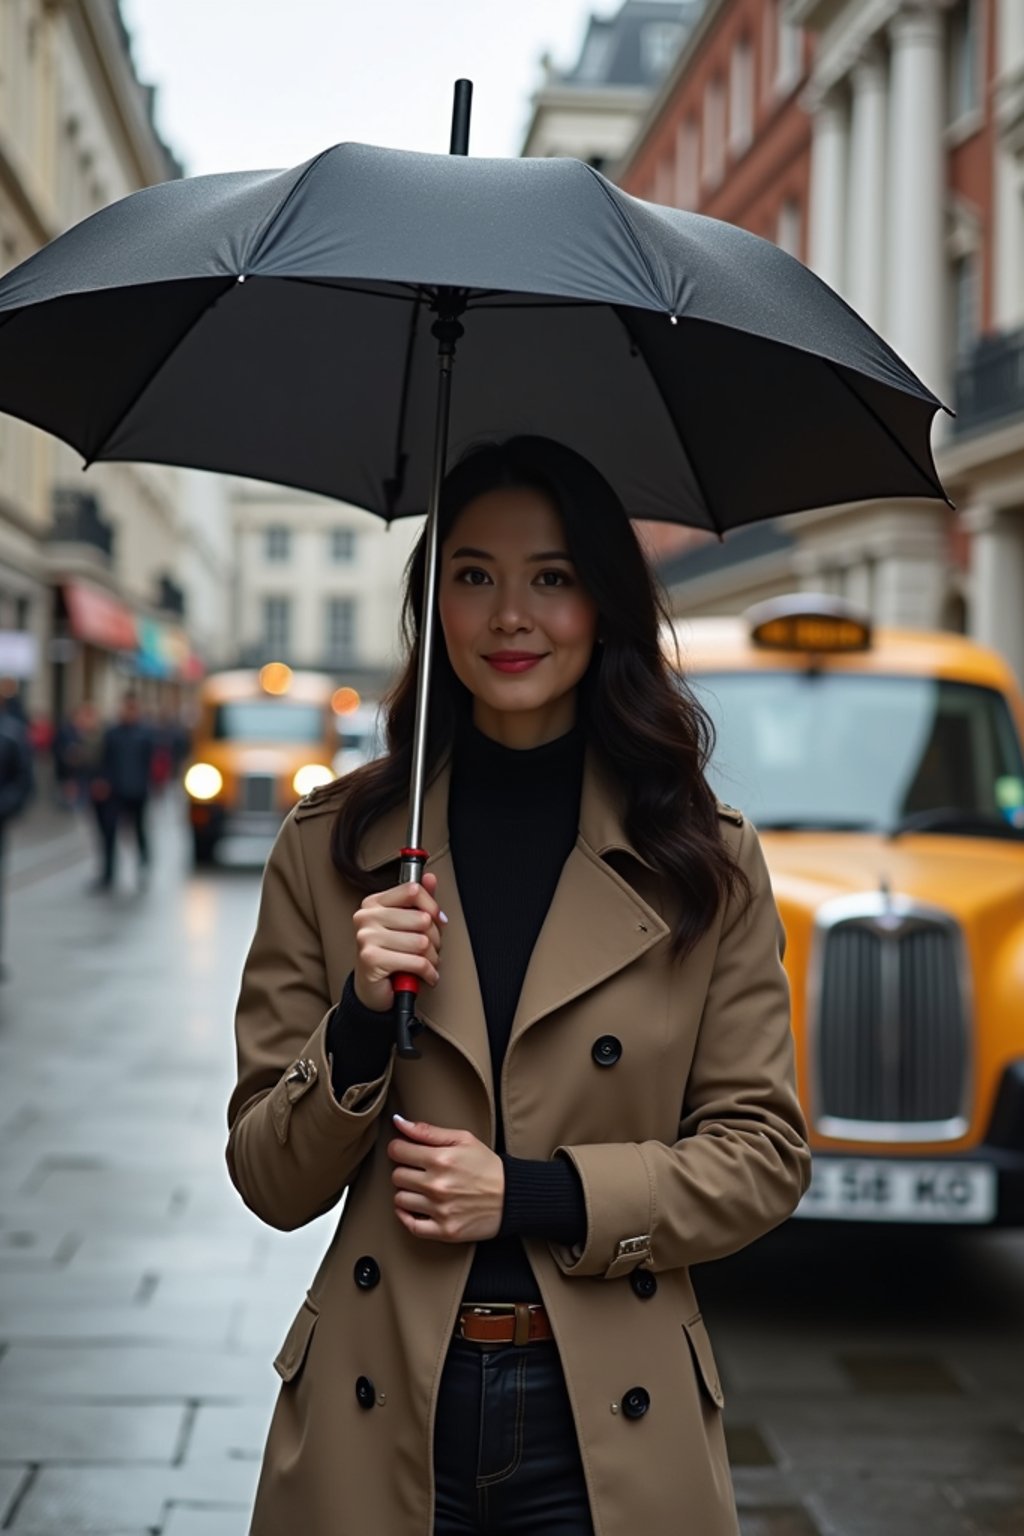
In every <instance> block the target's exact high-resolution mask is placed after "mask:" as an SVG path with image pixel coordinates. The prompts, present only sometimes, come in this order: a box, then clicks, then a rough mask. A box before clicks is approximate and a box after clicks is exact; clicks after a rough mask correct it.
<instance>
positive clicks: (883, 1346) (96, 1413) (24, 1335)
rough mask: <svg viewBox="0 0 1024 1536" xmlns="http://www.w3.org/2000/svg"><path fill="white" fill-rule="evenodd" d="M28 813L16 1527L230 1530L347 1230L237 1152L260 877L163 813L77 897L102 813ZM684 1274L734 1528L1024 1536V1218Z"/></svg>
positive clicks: (19, 936)
mask: <svg viewBox="0 0 1024 1536" xmlns="http://www.w3.org/2000/svg"><path fill="white" fill-rule="evenodd" d="M33 814H35V813H33ZM42 820H43V824H42V825H41V826H37V827H36V828H35V829H34V830H33V829H31V828H26V829H22V828H18V829H16V831H15V833H14V835H13V837H12V843H13V847H12V849H11V851H10V854H9V858H8V876H9V880H8V895H7V914H6V916H7V933H6V941H5V960H6V962H7V966H8V970H9V973H10V974H9V978H8V980H7V981H6V982H5V983H4V985H3V989H2V991H0V1149H2V1150H0V1529H2V1530H3V1531H13V1532H15V1533H18V1536H58V1533H59V1536H75V1533H80V1532H81V1533H85V1532H91V1533H103V1536H115V1533H116V1536H244V1533H245V1531H246V1528H247V1510H248V1507H249V1503H250V1500H251V1497H252V1493H253V1489H254V1485H255V1479H256V1475H257V1471H258V1466H259V1456H260V1450H261V1446H262V1441H263V1436H264V1432H265V1429H266V1424H267V1420H268V1416H269V1413H270V1410H271V1407H272V1404H273V1400H274V1395H275V1389H276V1385H277V1377H276V1376H275V1374H274V1372H273V1370H272V1368H271V1361H272V1359H273V1356H274V1354H275V1353H276V1351H277V1349H278V1346H279V1344H280V1342H281V1339H282V1337H283V1335H284V1332H285V1330H286V1328H287V1326H288V1324H289V1322H290V1320H291V1318H292V1315H293V1314H294V1312H295V1310H296V1309H297V1307H298V1305H299V1303H300V1301H301V1299H302V1295H303V1293H304V1290H305V1288H306V1286H307V1285H308V1284H309V1281H310V1279H311V1278H312V1275H313V1272H314V1268H315V1265H316V1261H317V1258H318V1256H319V1253H320V1252H321V1251H322V1249H323V1247H324V1245H325V1243H326V1241H327V1237H328V1233H329V1227H330V1222H331V1220H332V1218H331V1217H327V1218H325V1219H324V1220H323V1221H321V1222H318V1223H316V1224H314V1226H312V1227H310V1228H307V1229H305V1230H304V1231H302V1232H298V1233H294V1234H290V1235H283V1234H278V1233H275V1232H272V1231H270V1230H268V1229H266V1228H263V1227H262V1226H261V1225H260V1224H259V1223H258V1222H257V1221H256V1219H255V1218H254V1217H252V1216H250V1215H249V1213H248V1212H247V1211H246V1210H245V1209H244V1208H243V1206H242V1204H241V1202H240V1200H239V1199H238V1197H237V1196H236V1195H235V1193H234V1191H233V1190H232V1189H231V1187H230V1185H229V1182H228V1178H227V1174H226V1172H225V1168H224V1159H223V1144H224V1138H225V1125H224V1107H225V1104H226V1101H227V1097H228V1093H229V1091H230V1086H231V1083H232V1074H233V1044H232V1035H231V1015H232V1008H233V1003H234V996H235V990H236V987H237V982H238V977H239V972H240V967H241V963H242V958H243V955H244V951H245V946H246V943H247V940H248V937H249V934H250V932H251V928H252V924H253V920H254V916H255V907H256V899H257V893H258V868H256V867H254V866H252V865H250V866H248V867H245V866H243V865H239V866H238V867H234V868H224V869H217V870H213V871H211V872H209V873H206V872H204V873H203V874H202V875H200V876H198V877H197V876H195V875H193V874H192V873H191V871H190V870H189V868H188V863H187V856H186V844H185V839H184V837H183V835H182V826H181V815H180V809H179V807H178V806H177V804H176V803H174V802H173V801H171V802H168V803H166V804H164V805H161V806H159V807H157V813H156V815H155V817H154V833H155V835H154V843H155V854H156V857H155V871H154V877H153V881H152V884H151V886H150V888H149V889H148V891H146V892H145V893H142V894H139V893H136V891H135V890H134V888H133V883H132V882H133V877H134V867H133V862H132V859H131V857H130V855H126V856H124V857H123V858H122V867H121V870H120V877H119V878H120V881H121V889H120V890H119V892H118V893H117V894H116V895H114V896H113V897H106V898H104V897H99V898H97V897H91V896H87V895H85V894H84V887H85V885H86V882H87V880H88V879H89V877H90V875H91V874H92V872H93V871H92V863H91V847H90V841H89V835H88V833H89V829H88V828H87V827H86V826H84V825H78V824H76V823H74V822H72V821H71V819H70V818H67V817H63V816H61V815H59V814H58V813H51V814H49V816H48V817H43V819H42ZM583 1283H586V1282H583ZM696 1283H697V1287H698V1291H699V1293H700V1295H701V1299H702V1303H703V1306H704V1311H705V1315H706V1317H707V1318H708V1321H709V1326H710V1329H711V1333H712V1337H713V1339H714V1342H715V1348H716V1352H717V1355H718V1359H719V1363H720V1365H721V1368H722V1374H723V1383H724V1387H725V1393H726V1399H727V1409H726V1415H727V1425H728V1433H729V1441H730V1448H731V1453H732V1458H733V1464H734V1468H735V1476H736V1484H737V1490H738V1495H739V1499H740V1505H741V1511H742V1519H743V1532H744V1536H919V1533H927V1536H1020V1533H1021V1532H1024V1235H1019V1236H1018V1235H1014V1234H1000V1233H987V1234H981V1235H978V1234H968V1235H959V1234H955V1233H945V1234H944V1233H942V1232H936V1231H928V1230H919V1231H916V1232H915V1231H905V1230H904V1231H891V1230H890V1231H882V1232H881V1233H878V1232H877V1231H876V1230H869V1229H866V1228H858V1227H856V1226H848V1227H846V1228H843V1229H841V1230H837V1229H836V1228H834V1227H816V1226H815V1225H814V1224H811V1223H805V1224H796V1223H793V1224H791V1225H790V1226H789V1227H788V1228H787V1229H786V1230H784V1231H783V1232H781V1233H778V1234H775V1235H773V1236H772V1237H770V1238H769V1239H766V1240H765V1241H764V1242H762V1243H761V1244H759V1245H757V1247H756V1248H755V1249H754V1250H752V1251H750V1252H748V1253H747V1254H744V1255H742V1256H739V1257H738V1258H736V1259H733V1260H729V1261H726V1262H723V1263H721V1264H718V1265H714V1266H710V1267H708V1268H707V1269H705V1270H704V1271H702V1272H700V1273H698V1274H697V1276H696ZM679 1529H680V1532H681V1533H686V1536H701V1533H700V1532H699V1531H694V1530H692V1529H691V1527H690V1526H689V1525H688V1523H687V1520H686V1514H685V1511H682V1512H681V1516H680V1526H679ZM282 1536H285V1533H282ZM289 1536H290V1533H289ZM296 1536H301V1533H298V1532H297V1533H296ZM342 1536H359V1533H342Z"/></svg>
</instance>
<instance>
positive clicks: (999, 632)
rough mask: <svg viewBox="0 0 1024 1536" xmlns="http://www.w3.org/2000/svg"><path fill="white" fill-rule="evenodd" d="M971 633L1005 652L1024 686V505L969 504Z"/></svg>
mask: <svg viewBox="0 0 1024 1536" xmlns="http://www.w3.org/2000/svg"><path fill="white" fill-rule="evenodd" d="M963 524H964V527H965V528H966V529H967V530H968V532H969V533H970V535H971V557H970V570H971V577H970V602H969V607H968V626H969V630H970V633H971V636H972V638H973V639H975V640H980V641H981V643H982V644H983V645H990V646H992V648H993V650H996V651H999V652H1001V654H1002V655H1003V656H1005V657H1006V660H1007V661H1008V662H1009V663H1010V666H1011V667H1012V668H1013V669H1014V671H1015V672H1016V674H1017V681H1018V682H1019V683H1020V684H1021V686H1022V687H1024V507H1014V508H1005V507H998V508H997V507H991V506H988V505H986V504H984V503H981V504H976V505H975V506H973V507H968V508H967V509H966V510H965V512H964V513H963Z"/></svg>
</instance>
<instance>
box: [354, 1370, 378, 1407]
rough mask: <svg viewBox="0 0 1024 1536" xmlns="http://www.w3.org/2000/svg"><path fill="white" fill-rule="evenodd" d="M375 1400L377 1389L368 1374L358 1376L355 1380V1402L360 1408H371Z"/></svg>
mask: <svg viewBox="0 0 1024 1536" xmlns="http://www.w3.org/2000/svg"><path fill="white" fill-rule="evenodd" d="M376 1401H377V1389H376V1387H375V1386H374V1384H373V1382H372V1381H371V1380H370V1378H369V1376H360V1378H359V1380H358V1381H357V1382H356V1402H357V1403H358V1404H359V1406H360V1408H372V1407H373V1405H374V1403H375V1402H376Z"/></svg>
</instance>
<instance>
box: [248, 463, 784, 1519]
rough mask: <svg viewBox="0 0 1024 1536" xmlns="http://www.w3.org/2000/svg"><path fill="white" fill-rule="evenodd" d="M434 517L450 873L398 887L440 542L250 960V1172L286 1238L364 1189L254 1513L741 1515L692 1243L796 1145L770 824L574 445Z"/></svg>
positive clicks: (772, 1182) (473, 478)
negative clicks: (370, 753) (408, 1013)
mask: <svg viewBox="0 0 1024 1536" xmlns="http://www.w3.org/2000/svg"><path fill="white" fill-rule="evenodd" d="M438 538H439V548H440V566H439V589H438V592H439V595H438V607H437V617H438V621H439V625H440V629H441V635H440V636H439V644H438V646H437V654H436V657H435V661H434V682H433V700H432V706H431V713H430V717H429V727H428V735H427V741H426V752H427V781H428V788H427V793H426V799H425V804H424V842H425V844H426V846H427V847H428V848H430V849H431V850H433V856H432V858H431V859H430V861H429V868H428V871H427V872H426V873H425V874H424V875H423V878H422V880H421V881H420V882H419V883H415V884H408V883H407V884H404V885H402V884H398V883H397V878H396V877H397V867H398V858H397V854H396V850H397V849H398V847H399V846H400V844H401V842H402V841H403V831H404V827H405V814H406V798H407V794H408V784H409V771H410V761H411V757H412V735H413V719H414V712H415V694H416V675H417V667H418V661H419V647H420V643H421V635H422V626H423V618H424V615H423V612H422V600H423V592H424V587H425V563H426V561H425V552H424V545H423V543H422V542H421V544H420V546H419V547H418V550H417V552H416V555H415V557H414V559H413V561H412V562H411V564H410V569H409V578H408V584H407V591H406V607H405V616H406V638H407V641H408V659H407V665H406V669H405V671H404V673H403V674H402V676H401V678H400V680H399V682H398V683H397V685H396V687H395V689H394V691H393V692H392V694H391V696H390V699H389V700H388V701H387V704H386V710H387V721H388V750H387V753H386V755H385V756H384V757H382V758H380V759H379V760H377V761H375V762H371V763H368V764H367V765H365V766H364V767H361V768H359V769H357V770H356V771H354V772H352V773H350V774H347V775H346V776H345V777H344V778H343V779H341V780H339V781H337V782H335V783H334V784H331V785H328V786H325V787H324V788H323V789H321V790H318V791H315V792H314V793H313V794H312V795H310V796H308V797H307V798H306V799H305V800H303V801H302V802H300V804H299V806H298V807H297V808H296V810H295V811H294V812H293V814H292V815H291V816H290V817H289V818H288V820H287V821H286V822H285V824H284V826H283V828H282V830H281V833H280V835H279V837H278V840H277V842H276V844H275V847H274V850H273V852H272V854H271V856H270V859H269V861H268V865H267V869H266V873H265V877H264V885H263V893H262V899H261V905H260V911H259V917H258V921H257V927H256V932H255V935H254V938H253V941H252V946H251V949H250V952H249V955H248V959H247V961H246V965H245V971H244V975H243V979H242V986H241V992H240V997H239V1003H238V1010H237V1018H236V1035H237V1046H238V1082H237V1085H236V1088H235V1091H234V1094H233V1096H232V1099H231V1104H230V1106H229V1112H228V1118H229V1125H230V1135H229V1143H228V1162H229V1167H230V1170H231V1175H232V1178H233V1179H234V1181H235V1184H236V1185H237V1187H238V1189H239V1191H240V1193H241V1195H242V1197H243V1199H244V1200H245V1201H246V1203H247V1204H248V1205H249V1206H250V1207H251V1209H252V1210H254V1211H255V1212H256V1213H257V1214H258V1215H259V1216H260V1217H262V1218H263V1219H264V1220H265V1221H267V1222H269V1223H270V1224H271V1225H272V1226H274V1227H278V1228H281V1229H285V1230H290V1229H293V1228H296V1227H299V1226H302V1225H303V1224H304V1223H306V1222H308V1221H310V1220H312V1219H313V1218H314V1217H316V1216H319V1215H321V1214H322V1213H323V1212H324V1211H326V1210H328V1209H330V1208H331V1207H332V1206H333V1205H335V1204H337V1203H338V1202H339V1201H340V1200H341V1198H342V1196H346V1200H345V1205H344V1210H343V1214H342V1217H341V1219H340V1222H339V1224H338V1228H337V1231H336V1233H335V1236H334V1238H333V1240H332V1242H331V1244H330V1247H329V1250H328V1253H327V1255H326V1257H325V1259H324V1261H323V1263H322V1265H321V1267H320V1270H319V1273H318V1275H317V1277H316V1279H315V1280H314V1282H313V1285H312V1288H311V1290H310V1292H309V1294H308V1296H307V1298H306V1300H305V1301H304V1302H303V1304H302V1306H301V1308H300V1310H299V1312H298V1314H297V1316H296V1318H295V1321H294V1323H293V1325H292V1327H291V1329H290V1331H289V1333H288V1336H287V1339H286V1340H285V1343H284V1345H283V1347H282V1349H281V1351H280V1354H279V1355H278V1357H277V1360H276V1362H275V1364H276V1367H277V1370H278V1372H279V1374H280V1375H281V1377H282V1379H283V1385H282V1387H281V1391H280V1395H279V1399H278V1404H277V1409H276V1412H275V1415H274V1419H273V1422H272V1425H271V1429H270V1434H269V1439H268V1442H267V1447H266V1452H265V1456H264V1462H263V1469H262V1474H261V1479H260V1484H259V1491H258V1494H257V1499H256V1508H255V1513H254V1516H253V1522H252V1527H251V1530H252V1533H253V1536H280V1533H281V1532H282V1531H285V1530H302V1532H303V1533H304V1536H335V1533H337V1532H339V1531H341V1532H358V1531H386V1532H388V1536H430V1533H433V1536H455V1533H463V1536H469V1533H477V1532H479V1533H482V1532H484V1531H486V1532H493V1533H499V1532H500V1533H502V1536H520V1533H522V1536H525V1533H527V1532H529V1533H531V1536H540V1533H545V1536H548V1533H555V1532H558V1533H560V1536H591V1533H593V1532H595V1531H600V1532H601V1533H602V1536H633V1533H635V1532H636V1531H643V1532H644V1533H645V1536H677V1533H678V1532H679V1531H680V1530H681V1529H683V1528H685V1529H686V1530H688V1531H692V1532H694V1533H696V1536H734V1533H735V1532H736V1530H737V1521H736V1513H735V1506H734V1500H733V1496H732V1491H731V1484H730V1477H729V1468H728V1459H727V1455H726V1449H725V1441H724V1436H723V1429H722V1421H721V1409H722V1405H723V1395H722V1388H721V1383H720V1379H719V1375H718V1371H717V1368H716V1365H715V1361H714V1356H713V1353H712V1348H711V1344H710V1341H709V1338H708V1335H707V1332H706V1330H705V1327H704V1323H703V1321H702V1318H701V1313H700V1309H699V1306H698V1303H697V1300H696V1297H695V1294H694V1290H693V1285H692V1281H691V1278H690V1274H689V1268H690V1266H691V1265H693V1264H695V1263H702V1262H705V1261H707V1260H710V1259H715V1258H719V1257H721V1256H723V1255H725V1254H728V1253H731V1252H734V1251H735V1250H737V1249H739V1248H741V1247H743V1246H744V1245H745V1244H747V1243H749V1242H751V1241H752V1240H753V1239H755V1238H757V1237H759V1236H760V1235H761V1234H763V1233H764V1232H766V1231H768V1230H769V1229H770V1228H771V1227H773V1226H775V1225H777V1224H778V1223H779V1222H781V1221H783V1220H784V1219H785V1218H786V1217H787V1216H788V1215H789V1214H790V1212H791V1211H792V1210H793V1208H794V1207H795V1205H796V1203H797V1202H798V1200H799V1198H800V1196H801V1194H802V1192H803V1190H804V1189H805V1187H806V1185H807V1181H808V1175H809V1155H808V1151H807V1146H806V1142H805V1138H804V1125H803V1121H802V1117H801V1113H800V1109H799V1106H798V1102H797V1098H796V1094H795V1089H794V1081H793V1061H792V1047H791V1037H790V1031H789V1005H788V991H787V985H786V980H785V973H784V971H783V969H782V966H781V962H780V947H781V946H780V940H781V928H780V924H779V920H778V915H777V912H776V908H775V904H774V901H773V898H772V893H771V888H770V884H769V879H768V875H767V871H766V868H765V864H764V860H763V857H762V854H761V851H760V846H759V843H758V840H757V836H756V833H755V832H754V830H753V828H752V827H751V825H750V824H749V822H747V821H746V819H745V818H744V816H743V815H742V813H741V812H739V811H735V810H733V809H731V808H729V807H727V806H723V805H720V804H718V803H717V802H716V800H715V798H714V796H713V794H712V792H711V790H710V788H709V786H708V784H707V782H706V779H705V777H704V769H705V766H706V763H707V758H708V753H709V746H710V727H709V723H708V721H707V718H706V716H705V715H704V713H703V711H702V709H701V708H700V706H699V704H698V703H697V702H696V700H695V698H694V697H693V696H692V695H691V694H690V692H689V691H688V690H687V688H686V687H685V686H680V684H679V680H678V679H677V678H676V677H675V676H674V675H672V673H671V672H670V670H669V668H668V667H667V664H666V662H665V660H664V658H663V655H662V651H661V639H660V636H661V630H660V623H661V620H662V618H663V614H662V611H661V608H660V605H659V602H658V599H657V597H656V594H655V591H654V589H653V586H652V583H651V578H650V575H649V573H648V570H647V567H646V565H645V562H644V559H643V556H642V554H641V552H640V548H639V545H638V543H637V541H636V538H635V535H634V534H633V532H632V529H631V526H630V523H629V520H628V518H627V516H626V514H625V511H624V510H623V507H622V504H621V502H620V501H619V499H618V498H617V496H616V494H615V492H614V491H613V490H612V489H611V487H610V486H609V485H608V483H607V482H606V481H605V480H604V479H603V478H602V476H601V475H600V474H599V473H598V472H597V471H596V470H595V469H594V468H593V467H592V465H591V464H590V463H589V462H588V461H587V460H585V459H583V458H581V457H580V456H579V455H578V454H577V453H575V452H573V451H571V450H570V449H568V448H565V447H563V446H561V445H559V444H556V443H553V442H551V441H548V440H546V439H541V438H518V439H512V440H511V441H509V442H507V443H505V444H504V445H501V446H488V447H483V448H480V449H478V450H476V451H474V452H472V453H471V454H469V455H468V456H467V457H466V458H464V459H463V460H462V461H461V462H460V463H459V464H457V465H456V467H455V468H454V469H453V470H451V471H450V472H449V474H448V476H447V478H446V480H445V483H444V487H443V491H442V496H441V500H440V509H439V525H438ZM442 909H443V910H442ZM403 973H404V974H411V975H412V976H414V977H416V978H417V979H418V980H419V981H420V982H421V984H422V992H421V995H420V999H419V1004H418V1015H419V1019H420V1021H421V1025H422V1029H421V1031H420V1033H419V1034H418V1035H417V1037H416V1045H417V1046H418V1048H419V1051H420V1059H419V1060H409V1059H405V1058H403V1057H401V1056H399V1054H398V1053H397V1052H396V1051H395V1049H394V1044H393V1042H394V1028H393V1024H392V1019H391V1006H392V1001H393V987H392V978H393V977H395V976H397V975H399V974H403Z"/></svg>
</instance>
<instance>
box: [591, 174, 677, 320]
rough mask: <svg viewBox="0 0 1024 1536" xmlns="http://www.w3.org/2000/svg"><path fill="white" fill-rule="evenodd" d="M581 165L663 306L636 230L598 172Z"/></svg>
mask: <svg viewBox="0 0 1024 1536" xmlns="http://www.w3.org/2000/svg"><path fill="white" fill-rule="evenodd" d="M583 164H584V165H585V166H586V169H587V170H588V171H589V172H590V174H591V176H593V178H594V180H595V181H596V182H597V184H598V186H599V187H600V188H601V191H602V192H603V193H604V195H605V197H606V198H607V199H608V201H609V203H610V204H611V206H612V207H613V208H614V210H615V213H616V215H617V216H618V219H619V222H620V223H621V225H622V227H623V229H624V230H625V231H626V233H627V235H628V236H629V238H630V240H632V242H633V244H634V246H635V247H636V253H637V255H638V256H639V258H640V260H641V262H642V263H643V266H644V270H645V271H646V273H647V276H648V278H649V280H650V284H651V288H652V289H653V290H654V292H655V293H656V294H657V295H658V298H659V299H660V300H661V302H662V304H665V300H664V299H663V298H662V295H661V293H660V291H659V288H658V280H657V278H656V277H655V275H654V268H653V267H652V266H651V262H650V258H649V256H648V255H647V252H646V251H645V250H644V247H643V243H642V242H641V239H640V236H639V235H638V234H637V232H636V230H635V229H634V228H633V225H632V224H631V223H630V221H629V219H628V218H627V217H626V210H625V209H624V208H622V207H620V206H619V204H618V203H617V202H616V200H615V198H614V197H613V196H612V193H611V188H610V187H609V186H608V184H607V182H606V181H605V179H604V177H603V176H602V175H601V173H600V171H595V170H594V167H593V166H592V165H587V163H586V161H583ZM665 308H666V309H668V305H665Z"/></svg>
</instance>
